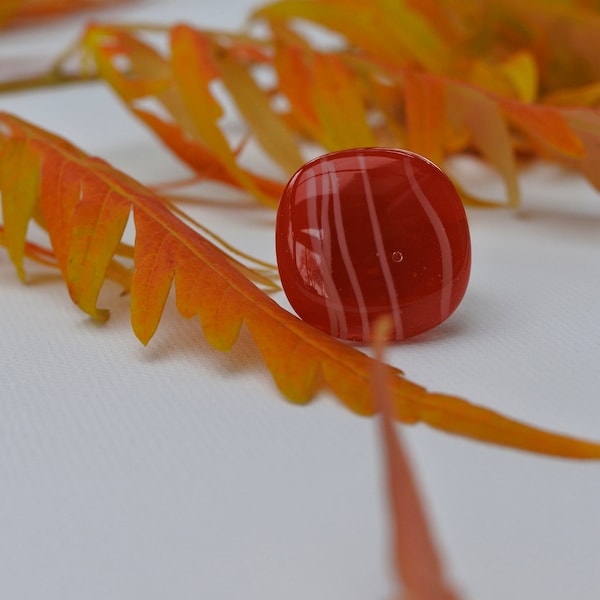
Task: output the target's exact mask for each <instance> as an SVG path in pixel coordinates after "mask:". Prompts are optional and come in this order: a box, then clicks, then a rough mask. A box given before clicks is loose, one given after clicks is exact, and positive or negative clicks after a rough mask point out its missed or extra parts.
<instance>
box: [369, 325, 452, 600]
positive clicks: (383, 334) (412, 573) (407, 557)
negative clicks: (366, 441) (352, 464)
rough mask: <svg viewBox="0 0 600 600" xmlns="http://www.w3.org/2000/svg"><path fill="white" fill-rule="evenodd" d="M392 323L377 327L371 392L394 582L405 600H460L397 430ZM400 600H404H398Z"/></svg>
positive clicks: (374, 341) (375, 329)
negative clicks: (389, 370)
mask: <svg viewBox="0 0 600 600" xmlns="http://www.w3.org/2000/svg"><path fill="white" fill-rule="evenodd" d="M391 326H392V323H391V319H386V318H385V317H384V318H382V319H380V320H379V321H378V322H376V323H375V326H374V328H373V329H374V331H375V334H374V339H373V346H374V350H375V359H376V360H375V361H374V363H373V377H372V390H373V397H374V399H375V402H376V403H377V406H378V409H379V415H380V416H379V431H380V438H381V445H382V454H383V464H384V478H385V489H386V491H387V498H388V503H389V508H390V516H391V532H392V548H393V552H392V557H393V567H394V572H395V574H396V579H397V581H398V583H399V584H400V586H401V588H402V591H403V594H402V598H404V599H405V600H410V599H414V600H458V598H459V596H458V595H457V594H456V593H455V592H454V590H453V589H452V587H451V586H450V584H449V583H448V582H447V580H446V579H447V575H446V573H445V569H444V565H443V561H442V555H441V553H440V551H439V550H438V548H437V545H436V542H435V539H434V535H433V531H432V528H431V526H430V524H429V522H428V516H427V510H426V506H425V502H424V500H423V499H422V496H421V493H420V491H419V486H418V484H417V481H416V477H415V475H414V474H413V469H412V468H411V464H410V461H409V457H408V455H407V452H406V450H405V447H404V442H403V438H402V432H401V431H400V430H399V429H396V428H395V423H394V420H393V403H392V400H391V397H390V394H389V389H390V382H389V380H388V377H387V374H386V372H385V364H384V362H383V360H384V357H383V354H384V340H385V339H388V338H389V332H390V329H391ZM398 597H400V596H398Z"/></svg>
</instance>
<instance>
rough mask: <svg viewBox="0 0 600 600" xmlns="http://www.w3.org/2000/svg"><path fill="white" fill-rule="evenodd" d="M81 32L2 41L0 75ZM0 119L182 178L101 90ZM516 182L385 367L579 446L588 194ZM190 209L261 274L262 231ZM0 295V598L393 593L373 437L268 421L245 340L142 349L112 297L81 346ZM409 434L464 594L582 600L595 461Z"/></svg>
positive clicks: (590, 367)
mask: <svg viewBox="0 0 600 600" xmlns="http://www.w3.org/2000/svg"><path fill="white" fill-rule="evenodd" d="M253 4H254V3H253V2H252V1H251V0H247V1H241V0H236V1H233V0H226V2H223V1H220V2H217V1H216V0H215V1H213V0H210V1H209V0H204V1H201V2H193V1H191V0H190V1H188V2H185V1H183V0H171V1H170V2H169V1H166V0H165V1H163V2H159V1H158V0H154V1H148V2H141V3H139V4H138V5H137V6H133V5H132V6H130V7H128V8H127V9H122V10H113V11H112V12H111V13H105V14H102V15H100V14H98V15H95V17H96V18H102V19H108V17H109V14H112V15H114V18H115V19H116V18H119V19H120V20H135V21H150V22H152V21H159V22H162V23H167V22H174V21H181V20H188V21H192V22H194V23H197V24H202V25H206V26H217V25H218V26H229V27H236V26H238V25H239V24H240V23H242V21H243V18H244V15H245V14H246V12H247V9H248V8H249V7H250V6H252V5H253ZM82 22H83V19H81V18H73V19H68V20H66V21H64V22H61V23H53V24H49V25H45V26H44V27H42V28H35V29H29V30H21V31H19V32H13V33H7V34H1V35H0V69H2V70H3V74H2V76H4V74H5V73H7V70H6V69H8V68H9V67H10V66H11V65H12V66H13V67H14V66H15V65H21V64H25V63H22V62H21V60H20V58H19V57H33V58H35V57H38V58H39V57H40V56H50V55H52V54H53V52H54V51H57V50H59V49H60V48H61V47H62V46H63V44H64V43H65V41H66V40H68V39H73V38H75V37H76V35H77V33H78V32H79V27H80V25H81V23H82ZM0 109H1V110H7V111H12V112H15V113H17V114H18V115H20V116H22V117H24V118H27V119H31V120H33V121H34V122H36V123H38V124H40V125H42V126H44V127H47V128H49V129H50V130H54V131H56V132H58V133H60V134H62V135H64V136H66V137H67V138H69V139H71V140H72V141H74V142H75V143H77V144H79V145H80V146H82V147H83V148H84V149H86V150H87V151H89V152H91V153H95V154H99V155H101V156H102V157H104V158H106V159H108V160H109V161H111V162H112V163H113V164H115V166H118V167H120V168H122V169H124V170H126V171H127V172H129V173H131V174H132V175H134V176H135V177H138V178H140V179H142V180H143V181H146V182H150V181H157V180H164V179H170V178H174V177H178V176H179V175H181V174H182V173H184V170H183V169H182V167H181V166H179V165H178V164H177V163H176V162H175V161H174V160H173V159H172V158H171V157H170V156H169V155H168V154H166V153H165V152H164V151H163V150H161V149H160V148H159V147H158V146H157V144H156V143H154V141H153V139H152V137H151V136H150V135H149V134H148V133H147V132H146V131H145V130H144V129H142V128H141V127H140V126H139V125H138V124H137V123H136V122H134V121H133V120H132V119H131V118H130V117H129V115H127V114H126V113H125V111H124V109H123V108H122V107H121V106H120V104H119V103H118V102H117V101H116V100H115V99H114V98H113V97H112V96H111V94H110V93H109V92H108V91H107V90H106V89H104V88H103V87H102V86H101V85H97V84H93V85H86V86H81V87H75V88H70V89H61V90H55V91H44V92H30V93H24V94H18V95H10V96H9V95H6V96H0ZM461 168H462V169H463V170H464V169H465V166H464V165H462V166H461ZM466 172H470V170H469V168H466ZM470 177H471V181H472V184H473V185H474V186H480V187H481V188H490V189H492V191H493V190H494V186H495V184H494V183H493V182H490V181H489V180H488V178H487V177H486V176H485V174H484V175H482V174H481V172H480V171H474V172H473V173H472V175H470ZM524 185H525V188H524V189H525V194H524V206H523V209H522V210H520V211H519V212H518V213H508V212H500V211H495V212H481V211H471V212H470V214H469V217H470V221H471V227H472V237H473V256H474V264H473V274H472V281H471V285H470V288H469V291H468V294H467V297H466V298H465V300H464V303H463V304H462V306H461V307H460V309H459V311H458V312H457V313H456V315H455V316H454V317H453V318H452V319H451V320H450V321H448V322H447V323H446V324H445V325H443V326H442V327H440V328H439V329H438V330H436V331H435V332H433V333H431V334H430V335H428V336H424V337H422V338H419V339H417V340H415V341H413V342H410V343H407V344H404V345H401V346H398V347H395V348H393V349H392V350H391V351H390V355H389V359H390V361H391V362H393V363H394V364H396V365H398V366H400V367H401V368H403V369H404V370H405V371H406V373H407V375H408V377H409V378H411V379H413V380H415V381H417V382H419V383H422V384H425V385H427V386H428V387H429V388H430V389H435V390H441V391H444V392H448V393H456V394H460V395H462V396H464V397H466V398H469V399H470V400H472V401H474V402H478V403H480V404H483V405H486V406H490V407H494V408H496V409H499V410H501V411H503V412H505V413H507V414H510V415H512V416H515V417H518V418H521V419H524V420H527V421H530V422H533V423H535V424H538V425H543V426H546V427H548V428H553V429H559V430H562V431H565V432H569V433H572V434H576V435H580V436H585V437H589V438H594V439H600V398H599V393H598V389H599V388H600V369H599V368H598V363H599V360H600V309H599V308H598V298H599V297H600V283H599V280H600V278H599V277H598V275H599V267H600V235H599V230H600V195H597V194H596V193H595V192H593V191H592V190H590V188H589V187H588V186H587V185H586V184H585V183H584V182H581V181H580V180H579V179H578V178H576V177H571V176H569V175H567V174H564V173H561V172H557V171H556V170H554V169H552V168H549V167H543V166H542V167H539V166H538V167H536V168H534V169H532V170H531V171H530V172H528V173H527V174H525V176H524ZM205 211H206V212H205V214H204V215H203V216H204V217H205V220H206V221H208V222H210V223H213V225H214V227H215V228H217V229H218V230H219V231H220V232H225V233H226V234H228V235H229V236H230V237H231V238H233V239H232V241H235V242H236V243H237V244H238V245H241V246H243V247H244V248H246V249H248V250H250V251H252V252H253V253H255V254H258V255H262V256H264V257H265V258H272V257H273V250H272V248H273V240H272V219H273V215H272V213H269V212H267V211H262V210H243V211H237V212H236V211H233V210H225V211H219V210H216V209H208V208H207V209H205ZM248 223H250V225H248ZM0 285H1V292H0V310H1V314H2V326H1V330H0V331H1V335H0V482H1V493H0V598H6V599H11V600H33V599H36V600H37V599H39V598H44V599H45V600H96V599H97V600H100V599H102V600H106V599H111V600H132V599H140V600H141V599H144V600H159V599H160V600H163V599H167V598H168V599H171V598H173V599H177V600H192V599H194V600H197V599H199V598H201V599H210V600H234V599H235V600H239V599H244V600H271V599H277V600H307V599H309V598H310V599H312V600H335V599H338V598H339V599H342V598H343V599H344V600H359V599H360V600H363V599H367V598H368V599H381V600H383V599H385V598H389V597H390V596H389V592H390V590H391V583H390V572H389V568H388V557H387V555H386V544H387V539H386V535H385V528H386V526H387V518H386V514H385V510H384V508H385V500H384V499H383V497H382V495H381V490H380V476H379V463H378V451H379V446H378V443H377V439H376V436H375V433H376V432H375V428H374V424H375V423H374V422H372V421H370V420H367V419H361V418H359V417H356V416H354V415H352V414H350V413H348V412H346V411H345V410H344V409H343V408H341V407H340V406H339V405H338V404H337V403H336V402H335V400H332V399H331V398H329V397H321V398H319V399H317V400H316V401H315V402H314V403H313V404H311V405H309V406H308V407H295V406H292V405H290V404H288V403H287V402H285V401H284V400H282V399H281V398H280V397H279V396H278V394H277V392H276V390H275V388H274V386H273V384H272V382H271V379H270V376H269V374H268V373H267V371H266V369H265V368H264V367H263V366H262V365H261V362H260V359H259V357H258V355H257V352H256V351H255V350H254V348H253V346H252V344H251V342H250V340H249V338H248V336H247V335H242V337H241V339H240V341H239V342H238V344H237V345H236V346H235V348H234V350H233V351H232V352H231V353H230V354H220V353H218V352H216V351H213V350H212V349H211V348H210V347H208V345H207V344H206V342H204V340H203V338H202V334H201V331H200V329H199V327H198V326H197V324H196V323H195V322H188V321H185V320H183V319H181V318H180V317H179V316H178V315H177V314H176V312H175V310H174V307H173V306H169V307H168V309H167V314H166V315H165V318H164V321H163V323H162V324H161V327H160V328H159V331H158V333H157V335H156V337H155V339H153V340H152V342H151V343H150V345H149V347H147V348H144V347H142V346H141V345H140V344H139V343H138V342H137V340H136V339H135V337H134V336H133V334H132V332H131V330H130V327H129V323H128V311H127V304H126V300H125V299H122V298H120V297H119V296H118V292H117V290H116V289H114V288H111V287H109V288H108V289H107V290H105V292H104V293H103V300H104V304H105V305H108V306H109V307H110V308H111V309H112V313H113V317H112V319H111V320H110V321H109V323H108V324H107V325H106V326H104V327H99V326H96V325H94V324H92V323H90V322H89V320H88V319H86V318H85V316H83V315H82V314H81V313H79V312H78V311H77V309H76V308H75V307H74V306H72V305H71V304H70V302H69V300H68V299H67V294H66V291H65V290H64V288H63V287H62V285H61V284H60V282H59V281H57V280H56V279H53V278H48V277H44V278H39V277H38V278H37V279H35V278H34V280H33V282H32V284H31V285H29V286H23V285H22V284H21V283H19V281H18V280H17V277H16V275H15V274H14V272H13V269H12V267H11V265H10V264H9V262H8V259H7V258H6V256H5V255H4V254H2V255H0ZM407 436H408V439H409V442H410V445H411V450H412V454H413V456H414V459H415V463H416V464H417V466H418V471H419V476H420V478H421V480H422V482H423V487H424V490H425V492H426V495H427V499H428V502H429V505H430V509H431V513H432V515H433V518H434V520H435V524H436V527H437V531H438V533H439V538H440V542H441V544H442V545H443V548H444V550H445V552H446V554H447V557H448V564H449V566H450V568H451V570H452V572H453V576H454V579H455V580H456V582H457V584H458V587H459V588H460V589H461V590H463V592H464V597H465V598H468V599H471V600H506V599H508V598H510V599H511V600H537V599H540V600H541V599H543V600H564V599H565V598H568V599H569V600H594V599H596V598H598V590H599V589H600V536H599V533H600V465H598V464H590V463H588V464H583V463H576V462H569V461H561V460H552V459H546V458H540V457H535V456H528V455H525V454H521V453H517V452H513V451H507V450H501V449H497V448H492V447H487V446H484V445H480V444H475V443H472V442H467V441H463V440H461V439H457V438H453V437H450V436H446V435H443V434H440V433H437V432H435V431H431V430H429V429H426V428H424V427H417V428H414V429H411V430H409V431H407Z"/></svg>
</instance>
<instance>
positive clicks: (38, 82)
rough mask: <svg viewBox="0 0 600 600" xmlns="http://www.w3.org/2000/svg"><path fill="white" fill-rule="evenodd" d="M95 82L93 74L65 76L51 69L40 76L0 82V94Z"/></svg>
mask: <svg viewBox="0 0 600 600" xmlns="http://www.w3.org/2000/svg"><path fill="white" fill-rule="evenodd" d="M97 80H98V76H97V75H95V74H85V75H83V74H81V73H72V74H67V73H61V72H60V71H56V70H55V69H51V70H50V71H47V72H46V73H42V74H40V75H33V76H31V77H20V78H16V79H9V80H7V81H0V94H10V93H15V92H22V91H26V90H34V89H38V88H47V87H56V86H62V85H70V84H75V83H83V82H88V81H97Z"/></svg>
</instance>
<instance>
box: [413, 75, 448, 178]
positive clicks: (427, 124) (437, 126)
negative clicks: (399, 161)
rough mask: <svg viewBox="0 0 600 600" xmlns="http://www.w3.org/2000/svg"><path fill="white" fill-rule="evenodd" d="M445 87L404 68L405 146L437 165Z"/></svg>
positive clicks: (441, 154) (441, 147)
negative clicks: (406, 144) (406, 143)
mask: <svg viewBox="0 0 600 600" xmlns="http://www.w3.org/2000/svg"><path fill="white" fill-rule="evenodd" d="M445 88H446V86H445V83H444V82H443V81H441V80H440V79H438V78H428V77H427V76H426V75H421V74H418V73H414V72H412V71H408V70H407V71H406V72H405V74H404V94H405V102H406V128H407V142H408V148H409V149H410V150H412V151H413V152H418V153H419V154H422V155H423V156H426V157H427V158H428V159H429V160H431V161H433V162H434V163H436V164H437V165H440V166H441V165H442V161H443V158H444V129H445V122H446V99H445Z"/></svg>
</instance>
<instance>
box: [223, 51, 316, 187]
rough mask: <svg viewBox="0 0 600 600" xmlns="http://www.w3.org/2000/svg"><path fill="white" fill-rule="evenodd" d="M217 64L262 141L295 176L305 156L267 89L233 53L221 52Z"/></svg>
mask: <svg viewBox="0 0 600 600" xmlns="http://www.w3.org/2000/svg"><path fill="white" fill-rule="evenodd" d="M216 65H217V69H218V71H219V74H220V76H221V78H222V80H223V83H224V84H225V86H226V87H227V89H228V91H229V92H230V94H231V95H232V97H233V99H234V100H235V103H236V104H237V107H238V109H239V110H240V113H241V114H242V116H243V117H244V119H245V120H246V122H247V123H248V125H249V126H250V127H251V128H252V131H253V132H254V135H255V136H256V138H257V140H258V142H259V143H260V145H261V146H262V147H263V149H264V150H265V151H266V152H267V153H268V154H269V156H271V158H273V160H275V161H276V162H277V163H278V164H279V165H280V166H281V167H282V169H283V171H284V173H285V174H286V175H287V176H288V177H289V176H291V175H292V174H293V173H294V172H295V171H296V170H297V169H299V168H300V167H301V166H302V164H303V163H304V160H303V158H302V155H301V153H300V150H299V149H298V144H297V142H296V140H295V137H294V135H293V133H292V132H291V130H290V129H289V128H288V127H287V125H286V124H285V122H284V121H283V119H282V118H281V117H280V115H279V114H278V113H277V112H275V110H274V109H273V106H272V103H271V101H270V99H269V98H268V96H267V95H266V93H265V92H264V91H263V90H261V89H260V88H259V87H258V85H257V83H256V82H255V81H254V79H253V78H252V76H251V75H250V74H249V73H248V72H247V71H246V69H245V68H244V67H243V66H242V65H240V64H239V63H238V62H237V61H236V60H235V59H234V58H233V56H232V55H231V53H228V52H222V53H220V54H219V55H218V57H217V60H216Z"/></svg>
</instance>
